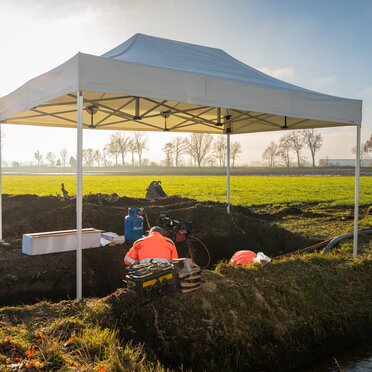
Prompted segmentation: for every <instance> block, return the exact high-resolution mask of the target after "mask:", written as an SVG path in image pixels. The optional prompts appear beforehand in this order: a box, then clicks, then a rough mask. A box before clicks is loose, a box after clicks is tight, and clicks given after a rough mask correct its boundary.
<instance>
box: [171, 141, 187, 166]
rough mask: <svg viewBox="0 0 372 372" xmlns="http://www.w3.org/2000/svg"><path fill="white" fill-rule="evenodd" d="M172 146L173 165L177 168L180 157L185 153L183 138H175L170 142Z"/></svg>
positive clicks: (185, 145) (185, 146)
mask: <svg viewBox="0 0 372 372" xmlns="http://www.w3.org/2000/svg"><path fill="white" fill-rule="evenodd" d="M171 144H172V146H173V155H174V165H175V166H176V167H178V166H179V164H180V160H181V156H182V154H184V153H185V152H186V148H187V144H186V141H185V139H184V138H182V137H180V136H177V137H175V138H173V140H172V142H171Z"/></svg>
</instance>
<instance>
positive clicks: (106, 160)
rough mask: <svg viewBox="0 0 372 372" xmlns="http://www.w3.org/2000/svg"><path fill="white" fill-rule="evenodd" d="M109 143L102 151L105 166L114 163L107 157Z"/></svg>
mask: <svg viewBox="0 0 372 372" xmlns="http://www.w3.org/2000/svg"><path fill="white" fill-rule="evenodd" d="M107 155H108V154H107V145H106V146H105V147H104V148H103V151H102V162H103V166H104V167H109V166H110V165H112V163H111V161H110V159H109V158H108V157H107Z"/></svg>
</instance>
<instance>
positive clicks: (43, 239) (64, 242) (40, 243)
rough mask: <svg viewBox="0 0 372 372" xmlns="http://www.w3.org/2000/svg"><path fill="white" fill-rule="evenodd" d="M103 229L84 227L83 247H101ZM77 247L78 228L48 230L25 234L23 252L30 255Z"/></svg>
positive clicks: (71, 249)
mask: <svg viewBox="0 0 372 372" xmlns="http://www.w3.org/2000/svg"><path fill="white" fill-rule="evenodd" d="M100 237H101V230H96V229H94V228H88V229H82V246H83V248H84V249H85V248H97V247H100ZM76 249H77V237H76V230H60V231H48V232H40V233H32V234H23V237H22V253H24V254H28V255H38V254H49V253H57V252H65V251H75V250H76Z"/></svg>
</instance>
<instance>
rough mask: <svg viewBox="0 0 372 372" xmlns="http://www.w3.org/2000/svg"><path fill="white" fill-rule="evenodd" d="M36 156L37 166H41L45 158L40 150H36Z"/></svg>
mask: <svg viewBox="0 0 372 372" xmlns="http://www.w3.org/2000/svg"><path fill="white" fill-rule="evenodd" d="M34 158H35V159H36V160H37V166H38V167H40V164H41V161H42V160H43V155H42V154H41V152H40V151H39V150H36V151H35V154H34Z"/></svg>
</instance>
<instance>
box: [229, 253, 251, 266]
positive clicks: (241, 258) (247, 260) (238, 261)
mask: <svg viewBox="0 0 372 372" xmlns="http://www.w3.org/2000/svg"><path fill="white" fill-rule="evenodd" d="M254 258H256V253H254V252H252V251H237V252H235V253H234V255H233V256H232V257H231V260H230V262H231V263H232V264H234V265H235V266H236V265H247V264H251V263H253V262H254V261H253V259H254Z"/></svg>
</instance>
